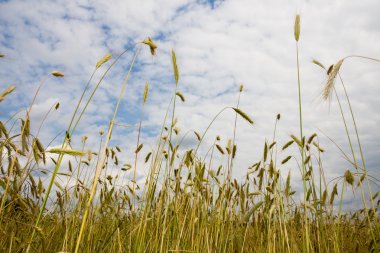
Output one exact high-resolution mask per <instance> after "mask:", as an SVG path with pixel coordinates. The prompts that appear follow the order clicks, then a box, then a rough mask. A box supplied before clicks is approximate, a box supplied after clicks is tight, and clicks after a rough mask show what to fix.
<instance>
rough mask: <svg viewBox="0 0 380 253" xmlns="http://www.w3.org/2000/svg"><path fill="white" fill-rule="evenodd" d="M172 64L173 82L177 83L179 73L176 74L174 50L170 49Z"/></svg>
mask: <svg viewBox="0 0 380 253" xmlns="http://www.w3.org/2000/svg"><path fill="white" fill-rule="evenodd" d="M172 64H173V72H174V80H175V84H176V85H178V79H179V74H178V66H177V57H176V55H175V52H174V50H172Z"/></svg>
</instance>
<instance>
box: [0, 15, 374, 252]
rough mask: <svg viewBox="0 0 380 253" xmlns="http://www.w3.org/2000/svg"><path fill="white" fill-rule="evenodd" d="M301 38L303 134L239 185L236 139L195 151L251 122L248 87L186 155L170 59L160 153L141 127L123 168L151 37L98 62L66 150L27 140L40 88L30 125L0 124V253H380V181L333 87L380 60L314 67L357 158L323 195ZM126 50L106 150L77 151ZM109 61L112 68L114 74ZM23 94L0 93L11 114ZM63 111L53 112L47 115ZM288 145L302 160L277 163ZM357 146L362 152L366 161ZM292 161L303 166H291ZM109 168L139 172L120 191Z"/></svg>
mask: <svg viewBox="0 0 380 253" xmlns="http://www.w3.org/2000/svg"><path fill="white" fill-rule="evenodd" d="M294 39H295V44H296V45H297V51H296V52H295V54H296V57H297V66H295V68H296V69H297V73H298V84H295V85H294V89H298V91H299V93H298V94H299V96H298V97H297V98H295V99H294V101H295V103H298V106H299V122H297V124H299V132H298V133H297V134H294V135H291V136H289V142H287V143H278V142H277V140H276V135H275V134H274V136H270V137H268V138H269V139H270V141H267V142H265V143H262V145H263V153H262V158H261V160H259V161H252V166H251V167H250V168H249V169H248V170H247V171H246V176H245V179H244V180H242V181H241V180H236V179H234V178H232V168H233V163H234V159H235V154H236V150H237V146H236V143H235V136H231V139H230V140H229V142H228V144H227V145H222V144H221V142H220V138H219V136H215V141H214V143H213V145H211V146H210V147H209V152H208V154H206V155H203V156H202V155H201V154H200V152H199V147H200V145H201V144H202V141H203V140H204V137H205V135H206V134H207V132H208V129H209V128H210V127H212V124H213V122H214V120H215V119H216V118H217V117H218V116H219V114H220V113H222V112H226V113H233V114H235V115H236V118H235V122H234V123H235V124H234V125H235V130H236V127H237V124H236V121H237V118H238V117H240V118H241V119H243V120H244V121H246V123H247V124H252V125H254V124H255V122H254V121H253V120H252V118H251V115H248V114H247V113H245V112H244V111H242V110H241V109H239V103H240V94H242V93H243V92H244V87H243V86H240V89H239V90H238V92H239V99H238V101H235V103H236V106H234V107H226V108H221V111H220V113H219V114H217V115H215V118H214V119H210V125H209V127H208V128H207V129H206V130H204V131H203V132H199V133H198V132H194V135H195V138H196V139H197V144H196V145H195V146H194V147H192V148H191V149H186V150H185V151H183V149H182V148H181V142H180V141H177V140H179V139H180V138H177V137H181V134H182V133H181V132H179V129H178V128H177V122H176V117H175V115H176V102H177V103H178V102H180V101H182V102H184V101H185V95H184V94H182V93H181V92H180V91H179V89H178V86H179V71H178V67H177V62H176V61H177V60H176V55H175V52H174V50H173V51H172V65H173V70H170V71H173V75H174V80H175V88H174V90H173V94H172V98H171V99H172V100H171V101H172V102H171V104H170V107H169V108H168V111H167V114H166V115H167V116H166V117H165V118H164V119H163V123H162V128H161V130H160V135H159V136H158V138H157V143H156V146H155V147H154V149H153V151H152V152H150V153H148V154H142V152H140V151H141V149H142V147H143V143H140V138H139V137H140V133H141V131H142V129H141V121H140V125H139V127H138V138H137V143H136V144H135V145H136V149H135V152H134V154H132V157H133V161H134V163H132V164H121V163H119V158H118V155H119V154H121V150H120V148H119V147H117V146H112V145H111V144H110V141H111V139H112V130H113V128H114V126H115V119H116V114H117V112H118V110H119V105H120V101H121V99H122V97H123V94H124V91H125V88H126V86H127V82H128V79H129V77H130V74H133V73H132V72H133V71H132V67H133V65H134V62H135V60H136V58H137V57H138V55H139V53H140V50H150V52H151V54H152V55H155V51H156V50H157V45H156V43H155V42H154V41H152V40H151V39H150V38H149V39H146V40H144V41H142V42H140V43H136V45H135V46H134V47H132V48H130V49H127V50H126V51H124V52H123V53H122V54H120V55H118V56H115V57H113V56H112V55H110V54H107V55H105V56H104V58H102V59H101V60H99V61H98V62H97V63H96V65H95V69H94V74H95V72H99V71H103V74H102V76H101V78H100V80H98V81H96V82H95V83H96V85H95V86H94V87H93V88H91V87H92V86H90V84H92V83H93V82H94V80H93V79H92V78H93V76H94V74H93V75H92V76H91V78H90V79H89V81H88V83H87V86H86V88H85V89H84V91H83V94H82V96H81V98H80V100H79V101H78V102H77V106H76V108H74V109H75V111H74V114H73V115H72V118H71V122H70V123H69V125H68V127H67V129H66V134H65V136H64V138H63V140H62V145H61V146H60V147H58V148H57V147H56V148H45V147H44V146H43V145H42V141H40V140H39V139H38V133H32V132H31V130H30V124H31V123H30V118H29V115H30V113H31V110H32V105H33V104H34V102H35V99H36V97H37V96H38V94H39V91H40V89H43V88H44V86H43V85H44V81H41V83H40V84H39V86H38V90H37V91H36V93H35V97H34V99H33V101H31V103H30V107H29V108H28V109H27V111H26V114H25V115H24V117H23V118H10V119H8V120H7V121H4V122H0V155H1V156H0V157H1V158H0V169H1V172H0V201H1V203H0V204H1V205H0V238H1V240H0V251H1V252H342V253H343V252H380V222H379V221H380V220H379V211H378V210H379V206H380V197H379V192H378V191H377V192H376V191H373V189H379V179H377V178H374V177H373V176H371V174H370V173H369V172H368V171H367V167H366V164H365V160H364V158H363V153H362V147H361V142H360V137H359V135H358V131H357V129H356V122H355V117H354V114H353V110H352V107H351V103H350V100H349V96H348V94H347V93H345V96H344V97H341V98H339V97H338V96H337V93H336V92H335V85H343V88H344V83H343V81H342V79H341V78H340V75H339V69H340V67H341V66H342V64H344V63H345V61H346V60H347V59H349V58H350V59H351V58H353V59H352V60H354V58H358V57H360V58H364V59H367V60H369V61H373V62H374V64H377V62H378V61H379V60H377V59H372V58H368V57H363V56H348V57H346V58H343V59H341V60H339V61H337V63H336V64H334V65H332V66H330V67H328V66H326V67H325V66H323V65H322V64H321V63H320V62H318V61H314V63H315V64H316V65H318V66H319V67H321V68H323V69H325V70H326V74H327V79H326V80H327V81H326V84H325V87H324V88H323V90H322V98H323V99H324V100H326V102H327V103H328V102H329V100H330V99H332V98H334V99H337V100H338V102H339V101H340V100H346V102H347V103H348V105H349V106H348V108H343V106H341V103H340V102H339V106H340V110H341V115H342V122H343V124H342V125H343V126H344V127H345V131H346V135H347V142H348V143H349V146H350V150H351V151H352V152H351V153H349V154H346V158H347V160H348V161H349V162H350V163H351V168H349V169H347V171H346V172H345V173H344V174H343V175H341V177H340V178H338V179H337V180H335V181H334V182H333V183H332V185H333V187H327V185H328V183H329V182H327V181H326V179H325V176H324V168H323V166H322V165H321V164H322V162H321V154H322V153H324V149H323V147H322V145H321V144H320V143H319V138H318V134H317V133H314V134H312V135H310V136H305V135H304V133H303V121H302V116H303V114H302V97H301V89H302V83H301V82H300V78H299V75H300V66H299V64H298V41H299V40H300V17H299V16H298V15H297V16H296V18H295V22H294ZM127 51H128V52H129V51H133V52H134V57H133V58H132V59H131V65H130V69H129V72H128V73H126V79H125V82H124V83H123V85H122V87H121V91H120V94H119V98H118V100H117V101H115V102H116V106H115V108H114V114H113V117H112V119H110V121H109V127H108V129H107V131H105V132H104V133H102V134H101V136H100V137H99V138H101V139H102V142H101V143H102V146H101V147H100V148H99V150H90V149H89V148H88V147H87V146H86V141H87V140H86V137H83V138H82V144H83V145H82V147H72V145H71V142H72V139H71V138H72V136H74V133H75V132H76V130H77V125H78V123H79V122H80V121H81V120H82V115H83V114H84V113H85V112H86V109H87V105H88V104H89V103H90V102H93V101H92V97H93V95H94V94H95V93H96V92H97V90H98V87H99V86H100V85H102V81H103V78H104V77H105V76H107V75H108V73H109V70H110V69H112V67H113V66H114V65H115V64H117V63H118V59H119V58H120V57H123V55H124V54H125V52H127ZM5 57H6V56H5V55H1V58H5ZM1 58H0V60H1ZM105 63H107V64H108V66H109V67H108V68H106V69H105V65H104V64H105ZM109 63H111V64H109ZM103 69H104V70H103ZM49 77H51V78H65V77H64V73H61V72H59V71H54V72H51V73H49ZM44 80H45V79H44ZM15 88H17V87H14V86H10V87H9V88H8V89H6V90H4V91H1V92H3V93H2V94H1V95H0V102H1V103H2V104H3V106H4V103H6V101H7V97H8V96H12V91H13V90H14V89H15ZM91 89H92V90H91ZM344 90H345V89H344ZM85 94H87V95H88V94H91V95H89V96H84V95H85ZM84 97H88V100H84V99H83V98H84ZM169 99H170V98H169ZM148 100H149V85H148V84H146V86H145V89H144V92H143V99H142V103H143V105H142V108H144V105H145V103H146V102H147V101H148ZM231 102H234V101H231ZM352 106H354V105H352ZM58 107H59V104H56V105H55V107H52V108H51V110H56V109H58ZM142 110H144V109H142ZM346 111H348V112H349V113H350V115H351V117H350V118H349V119H347V118H346V117H344V115H346V114H344V112H346ZM141 114H143V111H142V112H141ZM46 116H48V115H46ZM280 120H281V115H277V117H276V124H277V122H278V121H280ZM20 122H21V123H20ZM17 124H19V125H20V126H21V127H20V128H19V129H15V128H14V126H15V125H17ZM35 124H37V123H35ZM41 124H42V123H41ZM348 125H350V126H351V125H352V126H353V127H354V128H355V131H356V134H355V135H352V134H349V131H348V130H347V126H348ZM275 129H276V128H275ZM260 145H261V144H260ZM290 146H295V147H297V150H298V152H296V153H294V154H289V156H288V157H287V158H285V159H284V160H279V159H278V157H277V153H278V152H280V151H281V152H282V151H284V152H286V151H288V148H289V147H290ZM354 148H358V149H359V150H360V155H359V156H358V155H357V154H356V153H355V152H354ZM216 153H218V155H222V156H223V157H225V159H224V161H225V162H224V163H221V164H218V161H219V160H216V161H214V160H213V156H214V155H215V154H216ZM54 155H56V156H54ZM324 156H328V154H324ZM66 157H75V158H76V161H77V163H73V162H72V161H73V160H72V159H71V160H70V162H67V161H68V160H67V159H66V160H65V159H64V158H66ZM296 159H297V160H298V161H299V163H295V162H294V161H295V160H296ZM49 160H50V161H53V164H54V166H53V168H51V170H50V171H49V173H47V174H46V171H45V172H44V171H42V173H45V174H46V175H42V174H41V166H40V165H44V164H46V163H47V162H49ZM211 161H212V166H211ZM138 162H140V164H141V163H144V164H145V166H146V167H147V168H148V169H149V173H148V176H147V177H146V179H145V183H144V184H140V185H138V184H137V183H136V174H137V173H136V170H137V164H138ZM291 162H294V164H295V165H294V166H295V167H294V169H292V170H291V173H290V172H289V174H287V175H283V174H281V173H280V171H281V167H282V166H285V165H286V164H288V163H291ZM111 164H112V165H113V166H115V165H116V166H117V167H119V168H120V171H121V173H123V172H124V171H128V172H131V175H132V177H131V179H130V180H129V181H128V182H125V183H124V184H123V185H120V184H119V181H118V178H117V177H112V176H111V175H109V174H108V173H107V172H108V171H109V167H110V165H111ZM296 173H300V174H301V179H302V182H301V183H302V191H303V192H296V191H294V189H293V187H292V185H291V183H290V182H291V177H292V176H293V174H296ZM42 176H43V177H48V178H49V180H48V183H47V184H44V183H43V182H42V180H41V177H42ZM57 176H60V177H64V178H66V179H67V182H69V181H70V184H69V183H67V184H66V185H62V184H61V183H59V181H57V180H56V179H57ZM346 190H350V191H351V190H353V191H354V192H355V194H356V196H358V197H359V198H361V200H362V206H361V207H358V209H357V210H356V211H353V212H351V213H345V212H343V211H342V201H343V197H344V194H345V192H346ZM299 196H301V199H300V197H299Z"/></svg>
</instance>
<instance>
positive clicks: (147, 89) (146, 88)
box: [143, 82, 149, 104]
mask: <svg viewBox="0 0 380 253" xmlns="http://www.w3.org/2000/svg"><path fill="white" fill-rule="evenodd" d="M148 93H149V84H148V82H146V84H145V88H144V95H143V102H144V104H145V103H146V100H147V99H148Z"/></svg>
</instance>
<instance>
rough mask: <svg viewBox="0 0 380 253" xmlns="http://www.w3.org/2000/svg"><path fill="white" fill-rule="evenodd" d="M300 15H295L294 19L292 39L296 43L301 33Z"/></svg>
mask: <svg viewBox="0 0 380 253" xmlns="http://www.w3.org/2000/svg"><path fill="white" fill-rule="evenodd" d="M300 21H301V20H300V15H298V14H297V15H296V19H295V21H294V39H295V40H296V41H297V42H298V40H299V39H300V33H301V25H300Z"/></svg>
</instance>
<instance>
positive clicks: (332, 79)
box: [322, 59, 344, 100]
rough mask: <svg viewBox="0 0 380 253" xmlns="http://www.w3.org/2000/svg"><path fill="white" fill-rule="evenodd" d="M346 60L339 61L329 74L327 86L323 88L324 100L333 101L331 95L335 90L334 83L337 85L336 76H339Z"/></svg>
mask: <svg viewBox="0 0 380 253" xmlns="http://www.w3.org/2000/svg"><path fill="white" fill-rule="evenodd" d="M343 61H344V59H341V60H340V61H338V62H337V63H336V64H335V65H334V66H333V67H332V70H331V71H330V73H329V76H328V78H327V82H326V84H325V87H324V88H323V91H322V98H323V99H324V100H330V99H331V94H332V92H333V90H334V83H335V78H336V75H337V74H338V72H339V70H340V67H341V66H342V63H343Z"/></svg>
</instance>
